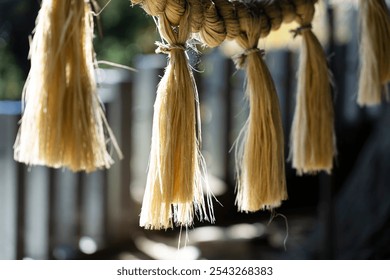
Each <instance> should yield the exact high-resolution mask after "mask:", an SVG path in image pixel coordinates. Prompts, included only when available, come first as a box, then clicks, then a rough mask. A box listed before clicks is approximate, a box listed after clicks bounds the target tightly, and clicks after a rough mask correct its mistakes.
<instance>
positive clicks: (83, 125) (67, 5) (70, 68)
mask: <svg viewBox="0 0 390 280" xmlns="http://www.w3.org/2000/svg"><path fill="white" fill-rule="evenodd" d="M92 38H93V19H92V14H91V7H90V3H88V2H85V1H79V0H62V1H51V0H44V1H43V2H42V7H41V10H40V12H39V15H38V19H37V25H36V28H35V35H34V38H33V40H32V44H31V48H30V57H31V70H30V73H29V76H28V79H27V81H26V84H25V87H24V92H23V95H24V101H25V108H24V113H23V117H22V120H21V126H20V130H19V133H18V136H17V139H16V142H15V147H14V149H15V151H14V157H15V160H17V161H20V162H24V163H26V164H31V165H36V164H38V165H48V166H51V167H62V166H64V167H68V168H69V169H71V170H72V171H79V170H85V171H87V172H90V171H94V170H95V169H96V168H101V167H109V166H110V165H111V164H112V163H113V160H112V158H111V156H110V154H109V153H108V152H107V149H106V144H107V143H106V142H107V139H106V136H107V135H106V134H107V133H108V134H109V136H111V137H112V135H111V132H110V129H109V127H108V125H107V123H106V119H105V116H104V112H103V109H102V107H101V105H100V103H99V100H98V96H97V92H96V83H95V78H94V66H93V61H94V52H93V46H92ZM113 140H114V139H113ZM114 144H115V145H116V143H115V141H114ZM115 147H116V146H115ZM117 151H119V150H118V149H117ZM119 153H120V152H119Z"/></svg>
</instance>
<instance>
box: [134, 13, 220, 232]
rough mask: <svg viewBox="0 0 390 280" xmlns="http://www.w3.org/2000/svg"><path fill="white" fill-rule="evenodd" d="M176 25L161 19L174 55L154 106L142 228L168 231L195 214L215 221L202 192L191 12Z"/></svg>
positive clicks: (162, 16) (167, 49)
mask: <svg viewBox="0 0 390 280" xmlns="http://www.w3.org/2000/svg"><path fill="white" fill-rule="evenodd" d="M184 7H185V13H184V15H183V16H182V17H181V19H180V21H179V24H178V26H173V25H172V23H171V21H170V20H169V19H168V16H167V15H166V13H164V14H160V16H159V19H158V21H159V31H160V34H161V35H162V37H163V38H164V39H165V40H166V42H167V44H161V43H160V44H159V49H158V51H159V52H163V53H167V54H169V65H168V66H167V68H166V70H165V74H164V77H163V78H162V80H161V81H160V84H159V87H158V90H157V97H156V101H155V105H154V119H153V133H152V146H151V154H150V163H149V170H148V176H147V184H146V189H145V194H144V199H143V203H142V210H141V218H140V226H142V227H145V228H146V229H167V228H170V227H172V226H173V224H176V225H178V226H185V227H188V226H191V225H192V224H193V218H194V214H195V213H196V214H197V216H198V217H199V219H200V220H202V219H206V220H208V219H209V220H211V221H213V220H214V217H213V212H212V211H213V210H212V205H211V199H210V196H209V195H208V196H207V204H208V206H209V213H207V207H206V205H205V204H206V202H205V199H204V197H203V190H202V175H201V173H202V169H203V167H204V165H203V164H204V163H203V159H202V157H201V155H200V150H199V144H200V143H199V142H200V130H198V131H197V130H196V127H197V125H198V127H199V125H200V123H197V119H198V113H199V109H198V95H197V91H196V87H195V83H194V78H193V76H192V72H191V68H190V66H189V63H188V59H187V57H186V54H185V46H186V41H187V39H188V38H189V35H190V28H191V26H190V23H189V20H188V19H189V9H188V8H187V7H186V6H184Z"/></svg>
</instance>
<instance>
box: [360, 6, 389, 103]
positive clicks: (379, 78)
mask: <svg viewBox="0 0 390 280" xmlns="http://www.w3.org/2000/svg"><path fill="white" fill-rule="evenodd" d="M359 4H360V17H361V28H362V35H361V44H360V59H361V66H360V80H359V93H358V104H359V105H360V106H371V105H378V104H380V103H381V102H382V100H383V98H384V97H385V98H388V97H389V96H388V91H387V87H386V84H387V83H388V82H389V81H390V46H389V43H390V13H389V10H388V7H387V6H386V2H385V1H384V0H360V2H359Z"/></svg>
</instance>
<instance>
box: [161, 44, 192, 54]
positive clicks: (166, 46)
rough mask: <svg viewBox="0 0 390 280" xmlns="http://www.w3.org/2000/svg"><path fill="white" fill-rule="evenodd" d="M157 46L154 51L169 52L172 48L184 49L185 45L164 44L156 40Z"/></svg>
mask: <svg viewBox="0 0 390 280" xmlns="http://www.w3.org/2000/svg"><path fill="white" fill-rule="evenodd" d="M155 44H156V46H157V49H156V53H163V54H170V53H171V52H172V51H173V50H182V51H186V46H185V45H180V44H165V43H162V42H156V43H155Z"/></svg>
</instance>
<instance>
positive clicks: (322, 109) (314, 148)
mask: <svg viewBox="0 0 390 280" xmlns="http://www.w3.org/2000/svg"><path fill="white" fill-rule="evenodd" d="M296 2H298V5H297V7H296V8H297V13H298V15H299V16H298V17H297V20H298V22H299V23H300V25H301V27H299V28H298V29H297V30H294V31H293V32H294V33H295V36H297V35H302V48H301V54H300V64H299V71H298V89H297V97H296V98H297V99H296V108H295V114H294V119H293V125H292V137H291V146H292V150H291V157H292V165H293V167H294V168H295V169H296V170H297V173H298V174H299V175H302V174H303V173H316V172H319V171H321V170H324V171H326V172H328V173H330V172H331V170H332V167H333V158H334V156H335V153H336V149H335V136H334V128H333V104H332V95H331V83H330V72H329V70H328V67H327V61H326V57H325V53H324V51H323V49H322V47H321V44H320V42H319V41H318V39H317V38H316V36H315V35H314V33H313V32H312V30H311V21H312V19H313V16H314V7H312V6H311V5H304V4H305V3H304V2H305V1H304V0H302V1H300V2H302V3H301V4H302V5H299V1H296ZM295 36H294V37H295Z"/></svg>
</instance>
